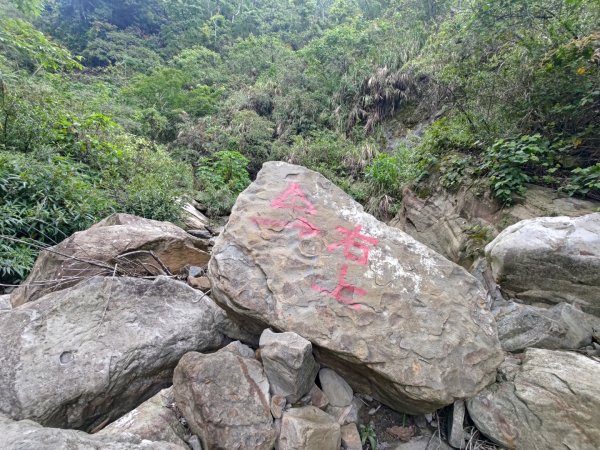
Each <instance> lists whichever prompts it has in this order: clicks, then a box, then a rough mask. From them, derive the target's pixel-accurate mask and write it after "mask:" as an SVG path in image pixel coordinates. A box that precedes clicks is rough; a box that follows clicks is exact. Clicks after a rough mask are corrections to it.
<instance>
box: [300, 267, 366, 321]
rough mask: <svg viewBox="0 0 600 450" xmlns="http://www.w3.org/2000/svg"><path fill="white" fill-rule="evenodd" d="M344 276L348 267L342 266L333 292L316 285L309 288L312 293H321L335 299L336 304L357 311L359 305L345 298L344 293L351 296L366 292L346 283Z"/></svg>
mask: <svg viewBox="0 0 600 450" xmlns="http://www.w3.org/2000/svg"><path fill="white" fill-rule="evenodd" d="M346 275H348V266H347V265H343V266H342V270H341V272H340V276H339V279H338V285H337V286H336V288H335V289H334V290H333V291H330V290H329V289H326V288H323V287H321V286H319V285H318V284H316V283H315V284H313V285H312V286H311V287H312V289H313V290H314V291H317V292H320V293H323V294H327V295H329V296H330V297H333V298H335V300H336V301H337V302H338V303H341V304H343V305H348V306H351V307H352V308H354V309H356V310H359V309H360V304H359V303H355V302H354V299H353V298H349V297H345V296H344V291H346V292H350V293H351V294H352V295H353V296H354V295H355V294H356V295H367V291H365V290H364V289H362V288H359V287H356V286H355V285H353V284H350V283H348V282H347V281H346Z"/></svg>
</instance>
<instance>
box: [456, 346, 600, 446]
mask: <svg viewBox="0 0 600 450" xmlns="http://www.w3.org/2000/svg"><path fill="white" fill-rule="evenodd" d="M504 366H506V367H504ZM502 368H503V369H504V370H502V371H500V375H501V376H500V378H501V380H502V381H501V382H499V383H497V384H494V385H492V386H490V387H488V388H487V389H485V390H484V391H482V392H481V393H480V394H479V395H477V396H476V397H474V398H473V399H471V400H469V401H468V402H467V407H468V410H469V414H470V416H471V418H472V419H473V422H475V425H476V426H477V428H479V430H480V431H481V432H482V433H484V434H485V435H486V436H488V437H489V438H490V439H492V440H494V441H495V442H497V443H498V444H500V445H502V446H504V447H506V448H509V449H515V448H516V449H528V450H529V449H531V450H538V449H539V450H551V449H565V448H570V449H596V448H598V443H600V383H599V382H598V380H600V362H598V361H595V360H593V359H591V358H588V357H586V356H582V355H579V354H577V353H569V352H562V351H551V350H541V349H529V350H527V351H526V352H525V356H524V359H523V363H522V365H521V366H515V364H514V362H513V361H507V364H504V365H503V367H502Z"/></svg>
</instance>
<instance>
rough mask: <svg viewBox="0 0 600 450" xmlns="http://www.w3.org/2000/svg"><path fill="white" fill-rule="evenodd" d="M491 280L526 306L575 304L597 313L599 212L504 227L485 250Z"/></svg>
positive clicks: (599, 309)
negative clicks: (532, 304) (572, 217)
mask: <svg viewBox="0 0 600 450" xmlns="http://www.w3.org/2000/svg"><path fill="white" fill-rule="evenodd" d="M485 253H486V257H487V259H488V261H489V263H490V265H491V269H492V272H493V274H494V277H495V278H496V282H497V283H498V284H499V285H500V287H501V289H502V290H503V291H504V292H505V293H506V294H507V295H509V296H511V297H516V298H518V299H520V300H521V301H523V302H526V303H537V302H540V303H546V304H556V303H561V302H567V303H571V304H575V305H579V306H580V307H581V309H583V310H584V311H586V312H589V313H591V314H595V315H600V277H599V276H598V274H599V273H600V214H599V213H594V214H588V215H586V216H582V217H576V218H574V219H571V218H569V217H540V218H537V219H531V220H524V221H522V222H519V223H517V224H515V225H513V226H510V227H508V228H507V229H506V230H504V231H503V232H502V233H500V234H499V235H498V236H497V237H496V239H494V240H493V241H492V242H491V243H490V244H489V245H488V246H487V247H486V249H485Z"/></svg>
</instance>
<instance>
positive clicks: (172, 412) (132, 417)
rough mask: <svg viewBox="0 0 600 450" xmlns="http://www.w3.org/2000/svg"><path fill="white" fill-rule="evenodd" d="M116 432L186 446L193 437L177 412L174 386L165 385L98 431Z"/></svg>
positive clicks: (101, 432) (106, 433)
mask: <svg viewBox="0 0 600 450" xmlns="http://www.w3.org/2000/svg"><path fill="white" fill-rule="evenodd" d="M115 434H117V435H131V436H134V437H137V438H139V439H143V440H147V441H162V442H171V443H172V444H176V445H179V446H181V447H183V448H186V447H187V443H186V441H187V439H188V438H189V433H188V432H187V431H186V429H185V428H184V426H183V424H182V423H181V417H180V415H179V414H178V412H177V407H176V404H175V394H174V392H173V388H172V387H171V388H168V389H163V390H162V391H160V392H159V393H158V394H156V395H155V396H154V397H152V398H151V399H149V400H146V401H145V402H144V403H142V404H141V405H140V406H138V407H137V408H136V409H134V410H133V411H130V412H128V413H127V414H125V415H124V416H123V417H121V418H120V419H119V420H117V421H115V422H113V423H111V424H110V425H109V426H107V427H106V428H104V429H103V430H102V431H100V432H99V433H98V435H115Z"/></svg>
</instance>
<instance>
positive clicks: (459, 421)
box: [448, 400, 466, 449]
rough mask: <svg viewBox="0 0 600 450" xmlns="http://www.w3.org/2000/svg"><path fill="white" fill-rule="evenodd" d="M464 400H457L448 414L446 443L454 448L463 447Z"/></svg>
mask: <svg viewBox="0 0 600 450" xmlns="http://www.w3.org/2000/svg"><path fill="white" fill-rule="evenodd" d="M465 412H466V408H465V402H464V401H463V400H458V401H456V402H454V405H452V413H451V414H450V415H449V416H448V443H449V444H450V445H451V446H452V447H454V448H459V449H460V448H464V447H465V431H464V426H463V425H464V421H465Z"/></svg>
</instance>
